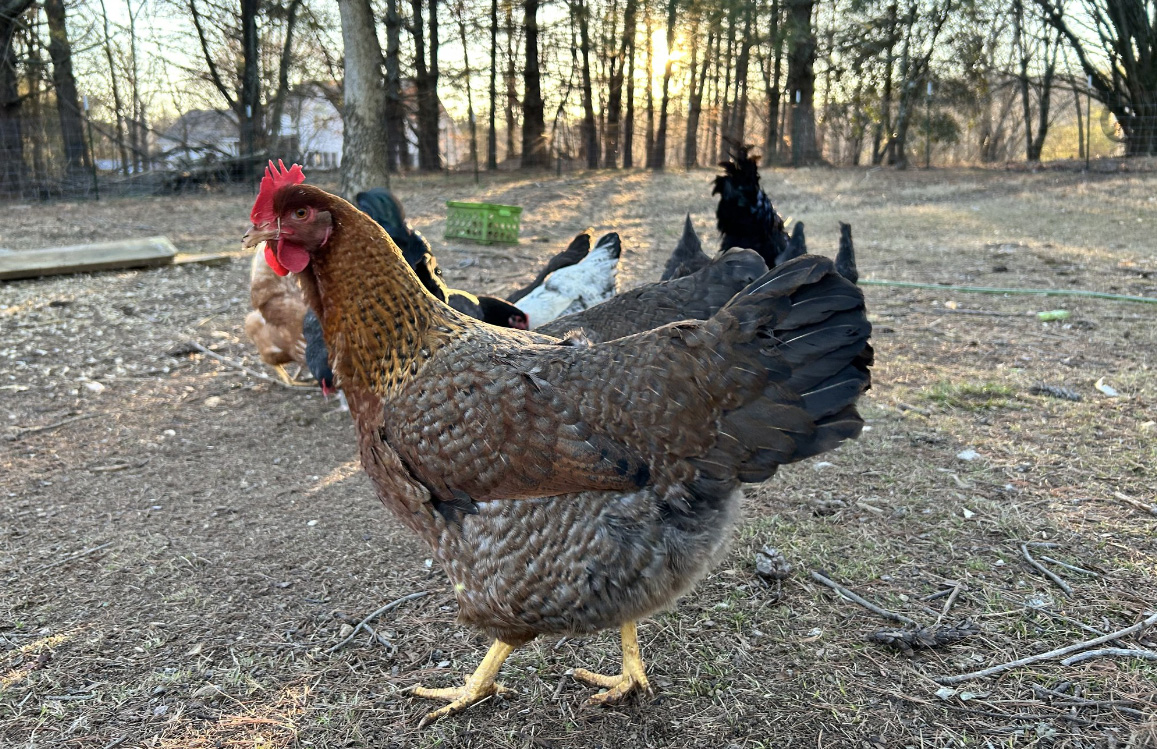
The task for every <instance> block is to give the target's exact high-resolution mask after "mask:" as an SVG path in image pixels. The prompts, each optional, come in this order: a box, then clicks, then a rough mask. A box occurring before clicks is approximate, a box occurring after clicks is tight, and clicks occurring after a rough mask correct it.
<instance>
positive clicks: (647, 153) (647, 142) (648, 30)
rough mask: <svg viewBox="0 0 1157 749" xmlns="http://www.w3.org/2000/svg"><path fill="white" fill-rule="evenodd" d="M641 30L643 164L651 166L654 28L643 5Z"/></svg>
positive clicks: (652, 151)
mask: <svg viewBox="0 0 1157 749" xmlns="http://www.w3.org/2000/svg"><path fill="white" fill-rule="evenodd" d="M643 31H644V33H645V34H646V46H645V47H643V49H644V51H645V52H646V53H647V58H646V59H647V91H646V94H647V131H646V132H645V133H644V134H643V151H644V156H643V166H644V167H646V168H647V169H650V168H651V164H652V163H653V162H654V158H655V50H654V46H655V44H654V39H653V36H654V28H653V27H652V25H651V9H650V7H649V6H646V5H644V6H643Z"/></svg>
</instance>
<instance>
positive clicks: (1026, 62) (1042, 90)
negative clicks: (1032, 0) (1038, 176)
mask: <svg viewBox="0 0 1157 749" xmlns="http://www.w3.org/2000/svg"><path fill="white" fill-rule="evenodd" d="M1025 15H1026V14H1025V8H1024V2H1023V0H1013V3H1012V17H1013V38H1014V43H1015V46H1016V56H1017V58H1018V70H1017V79H1018V83H1019V84H1020V96H1021V110H1022V112H1023V114H1024V138H1025V158H1026V159H1027V160H1028V161H1040V155H1041V150H1042V149H1043V148H1044V142H1045V138H1046V137H1047V136H1048V131H1049V105H1050V103H1051V98H1052V88H1053V77H1054V75H1055V73H1056V69H1057V54H1058V52H1059V50H1060V40H1059V39H1058V40H1056V42H1055V43H1054V41H1053V38H1052V31H1051V29H1049V28H1048V27H1047V26H1046V27H1045V28H1044V29H1042V30H1041V33H1039V34H1036V35H1032V38H1030V32H1029V30H1028V28H1027V19H1026V18H1025ZM1038 53H1039V54H1040V56H1041V58H1042V59H1041V63H1042V64H1043V65H1044V70H1043V71H1042V72H1041V76H1040V79H1039V82H1035V83H1034V81H1033V79H1032V76H1030V75H1029V66H1030V65H1031V64H1032V62H1033V58H1034V56H1035V55H1037V54H1038ZM1034 90H1035V93H1036V99H1037V120H1038V121H1037V128H1036V134H1035V135H1034V134H1033V118H1032V99H1033V93H1034ZM1082 147H1083V146H1082Z"/></svg>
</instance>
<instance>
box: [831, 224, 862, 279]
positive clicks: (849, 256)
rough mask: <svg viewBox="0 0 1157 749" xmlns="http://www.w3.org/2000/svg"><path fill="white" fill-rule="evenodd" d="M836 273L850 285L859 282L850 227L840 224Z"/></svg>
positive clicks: (849, 225)
mask: <svg viewBox="0 0 1157 749" xmlns="http://www.w3.org/2000/svg"><path fill="white" fill-rule="evenodd" d="M836 273H839V274H840V275H841V276H843V277H844V278H846V279H848V280H849V281H851V282H852V283H859V282H860V271H859V269H858V268H856V248H855V246H854V245H853V244H852V225H851V224H845V223H844V222H843V221H841V222H840V249H839V251H838V252H836Z"/></svg>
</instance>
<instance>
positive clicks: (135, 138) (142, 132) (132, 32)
mask: <svg viewBox="0 0 1157 749" xmlns="http://www.w3.org/2000/svg"><path fill="white" fill-rule="evenodd" d="M125 6H126V10H127V15H128V17H129V68H130V69H131V71H132V77H131V78H130V80H129V83H130V88H131V90H132V100H133V101H132V117H131V119H130V120H129V145H130V147H131V148H132V152H133V166H134V168H135V169H136V170H137V171H138V172H139V171H142V170H143V171H148V170H149V169H150V168H151V167H152V162H151V160H150V158H149V128H148V124H147V123H146V122H145V103H144V101H142V100H141V72H140V67H139V66H138V65H137V13H139V12H140V9H141V7H142V6H140V5H138V6H136V8H135V9H134V7H133V0H125Z"/></svg>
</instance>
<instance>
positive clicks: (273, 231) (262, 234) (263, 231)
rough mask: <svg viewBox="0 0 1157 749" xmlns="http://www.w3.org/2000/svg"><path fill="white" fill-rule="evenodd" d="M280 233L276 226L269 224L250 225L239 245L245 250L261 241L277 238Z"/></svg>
mask: <svg viewBox="0 0 1157 749" xmlns="http://www.w3.org/2000/svg"><path fill="white" fill-rule="evenodd" d="M280 233H281V232H279V231H278V230H277V227H276V226H273V225H270V224H265V225H264V226H251V227H249V231H247V232H245V236H244V237H242V238H241V247H242V248H243V249H246V250H247V249H249V248H250V247H256V246H257V245H259V244H261V243H262V242H268V241H270V240H274V239H277V237H278V235H279V234H280Z"/></svg>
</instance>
